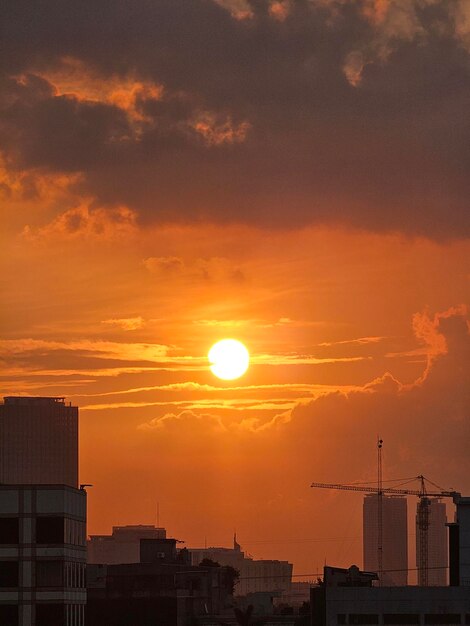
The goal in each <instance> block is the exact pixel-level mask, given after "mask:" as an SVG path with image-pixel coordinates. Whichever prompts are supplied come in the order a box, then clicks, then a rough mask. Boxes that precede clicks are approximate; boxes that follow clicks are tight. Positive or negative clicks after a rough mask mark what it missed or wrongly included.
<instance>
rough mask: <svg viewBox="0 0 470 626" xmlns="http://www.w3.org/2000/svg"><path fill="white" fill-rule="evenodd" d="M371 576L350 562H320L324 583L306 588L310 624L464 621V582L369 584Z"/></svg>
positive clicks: (467, 603)
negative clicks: (345, 564) (447, 584)
mask: <svg viewBox="0 0 470 626" xmlns="http://www.w3.org/2000/svg"><path fill="white" fill-rule="evenodd" d="M352 570H353V571H352ZM374 577H375V574H373V573H368V572H360V571H359V570H358V568H357V567H355V566H352V567H351V568H349V570H341V569H340V568H328V567H325V570H324V581H323V585H322V586H321V587H317V588H315V587H313V588H312V591H311V610H312V615H311V617H312V620H311V624H312V626H338V625H354V626H366V625H367V626H371V625H377V626H381V625H384V626H402V625H405V626H412V625H415V626H445V625H447V626H448V625H453V624H455V625H464V624H468V623H469V617H470V593H469V589H468V587H467V588H465V587H416V586H415V587H411V586H410V587H373V586H372V581H373V580H374Z"/></svg>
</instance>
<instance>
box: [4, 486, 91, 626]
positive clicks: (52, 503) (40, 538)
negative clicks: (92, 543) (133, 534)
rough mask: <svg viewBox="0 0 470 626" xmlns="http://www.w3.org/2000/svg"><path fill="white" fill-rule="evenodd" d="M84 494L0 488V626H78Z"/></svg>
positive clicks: (83, 594)
mask: <svg viewBox="0 0 470 626" xmlns="http://www.w3.org/2000/svg"><path fill="white" fill-rule="evenodd" d="M85 566H86V492H85V491H84V490H82V489H74V488H73V487H67V486H65V485H0V624H1V625H2V626H83V623H84V615H85V604H86V584H85Z"/></svg>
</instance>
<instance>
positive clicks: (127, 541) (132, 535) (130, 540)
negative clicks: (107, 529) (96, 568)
mask: <svg viewBox="0 0 470 626" xmlns="http://www.w3.org/2000/svg"><path fill="white" fill-rule="evenodd" d="M165 538H166V530H165V529H164V528H156V527H155V526H152V525H136V526H113V532H112V534H111V535H91V536H90V539H89V540H88V542H87V548H88V557H87V560H88V563H101V564H106V565H116V564H119V563H139V562H140V540H141V539H165Z"/></svg>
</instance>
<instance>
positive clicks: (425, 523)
mask: <svg viewBox="0 0 470 626" xmlns="http://www.w3.org/2000/svg"><path fill="white" fill-rule="evenodd" d="M382 443H383V442H382V440H381V439H379V440H378V444H377V447H378V480H377V487H368V486H362V485H343V484H336V483H334V484H332V483H312V484H311V485H310V486H311V487H315V488H320V489H341V490H343V491H360V492H362V493H376V494H377V496H378V502H377V505H378V509H377V513H378V515H377V518H378V531H379V532H378V546H377V557H378V558H377V561H378V565H379V568H378V569H379V572H378V573H379V578H380V575H381V573H382V539H383V536H382V532H383V531H382V527H383V524H382V507H381V504H382V503H381V500H382V495H383V494H391V495H397V496H418V498H419V499H420V500H419V504H418V511H417V526H418V543H419V547H420V554H419V562H418V577H419V581H420V584H421V586H423V587H427V585H428V530H429V507H430V505H431V498H456V497H460V496H461V494H460V493H459V492H457V491H445V490H441V488H440V487H439V486H438V485H435V484H434V483H432V482H431V481H430V480H428V479H427V478H425V477H424V476H422V475H420V476H416V477H414V478H412V479H409V480H410V481H411V480H419V481H420V488H419V490H418V489H397V488H394V487H383V485H382V463H381V448H382ZM426 482H429V483H430V484H431V485H433V486H434V487H437V488H438V489H439V491H428V490H427V489H426Z"/></svg>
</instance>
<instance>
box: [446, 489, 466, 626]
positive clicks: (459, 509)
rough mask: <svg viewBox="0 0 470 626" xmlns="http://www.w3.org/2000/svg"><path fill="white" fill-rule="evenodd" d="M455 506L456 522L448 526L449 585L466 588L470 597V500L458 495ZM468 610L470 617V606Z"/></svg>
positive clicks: (455, 498)
mask: <svg viewBox="0 0 470 626" xmlns="http://www.w3.org/2000/svg"><path fill="white" fill-rule="evenodd" d="M454 504H455V521H454V523H452V524H448V526H449V572H450V575H449V578H450V583H449V584H450V585H452V586H462V587H466V589H467V594H469V596H470V591H469V589H470V498H469V497H462V496H461V495H460V494H456V495H455V497H454ZM468 609H469V610H468V613H469V616H470V604H469V607H468ZM469 621H470V617H469Z"/></svg>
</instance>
